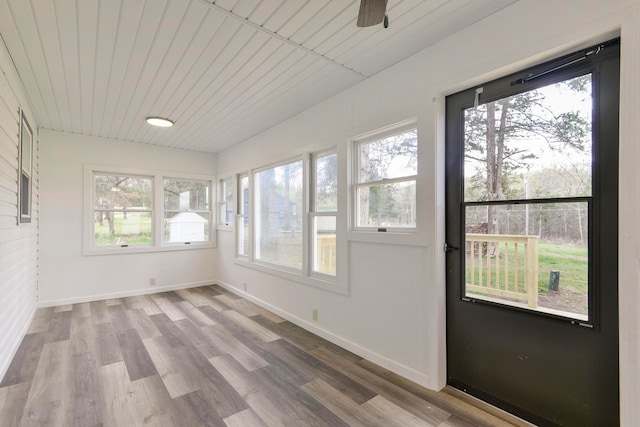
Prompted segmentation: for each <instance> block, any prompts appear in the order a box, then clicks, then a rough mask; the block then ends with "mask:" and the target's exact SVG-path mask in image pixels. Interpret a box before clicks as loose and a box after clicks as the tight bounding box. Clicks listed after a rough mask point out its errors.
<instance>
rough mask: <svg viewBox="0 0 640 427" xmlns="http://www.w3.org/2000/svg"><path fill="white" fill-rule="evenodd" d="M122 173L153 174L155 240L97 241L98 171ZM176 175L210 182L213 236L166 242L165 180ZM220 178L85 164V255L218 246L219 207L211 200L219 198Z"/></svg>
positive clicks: (210, 224)
mask: <svg viewBox="0 0 640 427" xmlns="http://www.w3.org/2000/svg"><path fill="white" fill-rule="evenodd" d="M96 173H97V174H105V175H121V176H147V177H151V178H152V186H153V189H152V204H151V205H152V214H151V232H152V243H150V244H131V245H126V246H117V245H103V246H99V245H96V244H95V234H94V233H95V232H94V225H95V224H94V219H95V209H94V208H95V183H94V176H95V174H96ZM165 179H175V180H184V181H205V182H208V183H209V192H210V194H209V216H210V217H209V240H206V241H201V242H181V243H174V242H166V243H165V242H163V227H164V213H165V209H164V180H165ZM215 182H216V179H215V178H214V177H213V176H210V175H196V174H183V173H175V172H169V171H158V170H148V169H136V168H123V167H118V166H109V165H95V164H85V165H84V180H83V184H84V202H83V203H84V206H83V211H82V216H83V233H82V234H83V249H82V253H83V255H84V256H94V255H114V254H129V253H145V252H165V251H180V250H195V249H209V248H215V247H216V240H217V239H216V227H215V226H214V224H215V222H214V221H215V220H216V219H217V218H216V212H215V209H212V208H211V201H212V200H216V187H215V185H214V183H215Z"/></svg>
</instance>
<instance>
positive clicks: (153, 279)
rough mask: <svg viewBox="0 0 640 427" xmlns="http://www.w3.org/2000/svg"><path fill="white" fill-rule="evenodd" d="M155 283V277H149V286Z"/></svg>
mask: <svg viewBox="0 0 640 427" xmlns="http://www.w3.org/2000/svg"><path fill="white" fill-rule="evenodd" d="M155 285H156V278H155V277H151V278H150V279H149V286H155Z"/></svg>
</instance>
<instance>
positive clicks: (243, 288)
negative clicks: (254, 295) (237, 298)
mask: <svg viewBox="0 0 640 427" xmlns="http://www.w3.org/2000/svg"><path fill="white" fill-rule="evenodd" d="M242 290H243V291H245V292H247V282H244V283H243V284H242Z"/></svg>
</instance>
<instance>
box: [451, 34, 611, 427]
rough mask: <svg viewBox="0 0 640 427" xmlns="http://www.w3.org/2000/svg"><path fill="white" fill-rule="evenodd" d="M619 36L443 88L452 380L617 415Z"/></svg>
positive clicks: (496, 393)
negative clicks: (461, 86) (458, 87)
mask: <svg viewBox="0 0 640 427" xmlns="http://www.w3.org/2000/svg"><path fill="white" fill-rule="evenodd" d="M618 99H619V41H618V40H614V41H609V42H606V43H602V44H600V45H597V46H594V47H592V48H589V49H585V50H582V51H579V52H576V53H575V54H572V55H568V56H565V57H562V58H558V59H557V60H554V61H551V62H549V63H545V64H540V65H539V66H536V67H533V68H531V69H528V70H524V71H522V72H519V73H516V74H514V75H510V76H507V77H504V78H501V79H499V80H496V81H492V82H490V83H487V84H485V85H482V86H480V87H474V88H470V89H468V90H466V91H463V92H460V93H457V94H454V95H451V96H449V97H447V107H446V108H447V136H446V174H447V179H446V215H447V229H446V241H447V245H446V246H445V250H446V251H447V252H448V254H447V261H446V262H447V264H446V268H447V376H448V383H449V384H450V385H452V386H454V387H456V388H459V389H461V390H463V391H466V392H467V393H470V394H472V395H474V396H476V397H479V398H480V399H483V400H485V401H487V402H489V403H491V404H494V405H496V406H498V407H501V408H503V409H505V410H507V411H509V412H511V413H514V414H516V415H518V416H520V417H522V418H524V419H527V420H529V421H531V422H534V423H536V424H539V425H551V426H552V425H562V426H581V427H582V426H614V425H618V424H619V393H618V384H619V379H618V290H617V286H618V273H617V262H618V260H617V258H618V257H617V250H618V224H617V218H618V209H617V206H618V181H617V180H618V110H619V108H618Z"/></svg>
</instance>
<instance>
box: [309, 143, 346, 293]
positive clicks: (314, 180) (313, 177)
mask: <svg viewBox="0 0 640 427" xmlns="http://www.w3.org/2000/svg"><path fill="white" fill-rule="evenodd" d="M333 155H335V156H336V161H337V157H338V151H337V149H336V148H335V147H334V148H331V149H328V150H325V151H319V152H315V153H311V154H310V155H309V160H310V162H309V212H308V217H309V219H308V221H307V223H308V224H307V228H308V232H307V233H308V234H307V235H308V241H309V244H308V248H307V254H308V255H307V259H308V270H307V272H308V275H309V276H311V277H318V278H321V279H322V280H327V281H335V280H336V277H337V275H338V274H337V273H338V272H337V255H336V261H335V263H336V274H328V273H323V272H321V271H316V270H315V267H314V264H315V259H316V249H315V248H316V242H315V239H314V236H315V233H314V225H315V219H316V218H318V217H333V218H335V221H336V244H337V235H338V230H337V228H338V210H339V197H338V172H337V168H336V209H335V210H332V211H318V209H317V204H318V200H317V185H318V167H317V161H318V159H321V158H324V157H329V156H333ZM336 254H337V247H336Z"/></svg>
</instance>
